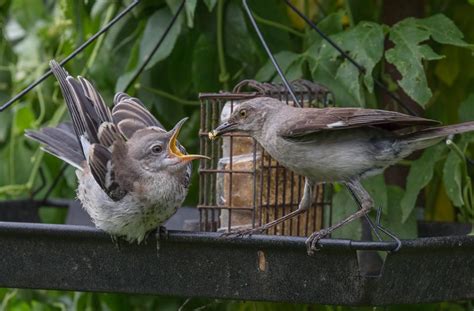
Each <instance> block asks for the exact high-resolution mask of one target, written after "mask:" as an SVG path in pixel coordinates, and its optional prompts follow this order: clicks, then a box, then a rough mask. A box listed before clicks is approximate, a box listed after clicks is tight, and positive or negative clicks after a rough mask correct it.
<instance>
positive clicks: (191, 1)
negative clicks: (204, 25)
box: [184, 0, 197, 28]
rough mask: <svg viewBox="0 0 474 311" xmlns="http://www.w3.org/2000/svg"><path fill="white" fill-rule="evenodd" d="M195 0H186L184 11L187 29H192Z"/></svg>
mask: <svg viewBox="0 0 474 311" xmlns="http://www.w3.org/2000/svg"><path fill="white" fill-rule="evenodd" d="M196 4H197V0H186V2H185V4H184V10H185V11H186V20H187V24H188V27H189V28H193V27H194V12H195V11H196Z"/></svg>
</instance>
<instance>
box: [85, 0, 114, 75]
mask: <svg viewBox="0 0 474 311" xmlns="http://www.w3.org/2000/svg"><path fill="white" fill-rule="evenodd" d="M114 12H115V4H114V3H113V4H112V5H111V6H109V8H108V9H107V12H106V15H105V21H104V25H106V24H108V23H109V22H110V20H111V19H112V18H113V16H114ZM104 38H105V36H100V37H99V38H97V42H96V43H95V45H94V49H93V50H92V53H91V56H89V59H88V60H87V63H86V67H85V68H84V70H83V72H85V71H86V70H87V69H88V68H90V67H92V65H93V64H94V62H95V59H96V58H97V54H98V53H99V49H100V47H101V46H102V42H103V41H104ZM83 74H84V73H83Z"/></svg>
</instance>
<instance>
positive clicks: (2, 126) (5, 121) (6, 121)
mask: <svg viewBox="0 0 474 311" xmlns="http://www.w3.org/2000/svg"><path fill="white" fill-rule="evenodd" d="M11 122H12V117H11V113H10V112H9V111H8V110H5V111H2V112H0V144H2V143H4V142H5V140H6V139H7V136H8V132H9V130H10V124H11Z"/></svg>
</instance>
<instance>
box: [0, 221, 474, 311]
mask: <svg viewBox="0 0 474 311" xmlns="http://www.w3.org/2000/svg"><path fill="white" fill-rule="evenodd" d="M360 243H365V242H354V241H350V240H322V242H321V244H322V246H323V247H322V250H321V251H320V252H318V253H316V255H315V256H313V257H310V256H308V255H307V254H306V248H305V244H304V238H294V237H281V236H254V237H252V238H245V239H231V240H229V239H223V238H220V237H219V235H218V234H215V233H191V232H170V234H169V238H168V239H167V240H165V241H162V242H161V246H160V250H159V251H157V249H156V244H155V240H154V237H150V238H149V239H148V241H147V243H146V244H144V245H135V244H131V245H129V244H127V243H122V244H121V247H120V249H118V248H116V247H115V246H114V244H113V243H112V241H111V239H110V237H109V236H108V235H106V234H105V233H103V232H100V231H98V230H96V229H94V228H91V227H82V226H67V225H46V224H25V223H22V224H19V223H6V222H0V246H1V247H0V286H2V287H17V288H42V289H60V290H81V291H98V292H124V293H142V294H160V295H172V296H185V297H196V296H198V297H215V298H233V299H245V300H268V301H288V302H295V303H296V302H305V303H323V304H344V305H387V304H400V303H415V302H431V301H446V300H458V299H474V269H472V267H474V237H472V236H451V237H440V238H421V239H416V240H407V241H404V243H403V247H402V249H401V250H400V251H399V252H397V253H393V254H391V253H389V254H387V258H386V260H385V263H384V265H383V267H382V269H381V271H380V274H377V275H375V276H374V274H370V276H369V275H368V274H363V273H361V271H369V270H370V267H368V266H367V265H368V264H369V263H368V262H364V261H361V259H360V256H359V259H358V252H357V251H355V250H354V248H358V249H360V246H361V245H360ZM363 245H365V246H367V245H370V246H371V247H372V246H376V247H375V248H376V249H390V248H392V247H393V245H392V243H391V242H377V243H374V242H372V243H365V244H363ZM366 249H369V248H366ZM371 253H374V252H371ZM359 254H360V252H359Z"/></svg>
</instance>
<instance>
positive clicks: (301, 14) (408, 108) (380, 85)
mask: <svg viewBox="0 0 474 311" xmlns="http://www.w3.org/2000/svg"><path fill="white" fill-rule="evenodd" d="M285 2H286V4H287V5H288V6H289V7H290V8H291V9H292V10H293V11H294V12H295V13H296V14H298V15H299V17H301V18H302V19H303V20H304V21H305V22H306V23H307V24H308V25H309V26H311V28H313V29H314V30H315V31H316V32H317V33H318V34H319V35H320V36H321V37H322V38H323V39H324V40H326V41H327V42H328V43H329V44H330V45H332V47H333V48H335V49H336V50H337V51H338V52H339V53H340V54H341V55H342V56H343V57H344V58H345V59H347V60H348V61H349V62H350V63H352V64H353V65H354V66H355V67H356V68H357V69H358V70H359V72H360V73H362V74H365V73H366V69H365V68H364V67H363V66H362V65H360V64H359V63H357V62H356V61H355V60H354V59H353V58H352V57H351V56H349V54H347V53H346V52H345V51H343V50H342V49H341V48H340V47H339V46H338V45H337V43H336V42H334V41H333V40H332V39H331V38H329V36H328V35H326V34H325V33H324V32H323V31H321V29H319V27H318V26H316V24H315V23H313V21H311V20H310V19H309V18H308V17H307V16H306V15H304V14H303V13H301V11H300V10H298V9H297V8H296V7H295V6H294V5H293V4H292V3H291V2H290V1H289V0H285ZM374 82H375V85H377V86H378V87H379V88H381V89H382V90H383V91H384V92H385V93H386V94H387V95H388V96H390V98H392V99H393V100H394V101H396V102H397V103H398V104H399V105H400V106H402V107H403V108H404V109H405V110H406V111H408V112H409V113H410V114H411V115H414V116H416V115H417V113H416V112H415V111H414V110H413V109H411V108H410V107H409V106H407V105H406V104H405V103H404V102H403V101H401V100H400V98H398V97H397V96H395V94H393V93H392V92H390V91H389V89H388V88H387V87H386V86H385V85H384V84H383V83H382V82H380V81H379V80H378V79H375V78H374Z"/></svg>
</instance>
